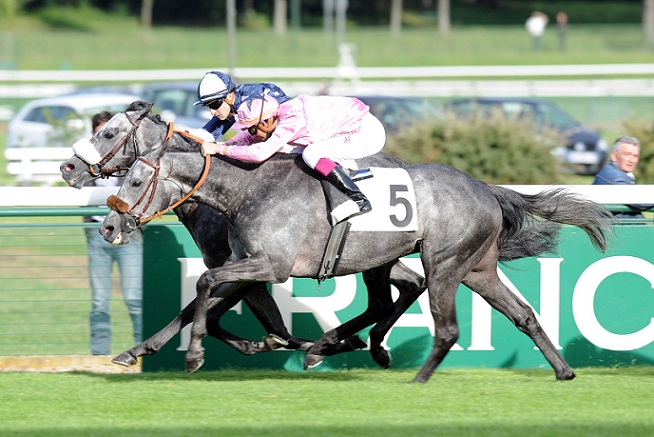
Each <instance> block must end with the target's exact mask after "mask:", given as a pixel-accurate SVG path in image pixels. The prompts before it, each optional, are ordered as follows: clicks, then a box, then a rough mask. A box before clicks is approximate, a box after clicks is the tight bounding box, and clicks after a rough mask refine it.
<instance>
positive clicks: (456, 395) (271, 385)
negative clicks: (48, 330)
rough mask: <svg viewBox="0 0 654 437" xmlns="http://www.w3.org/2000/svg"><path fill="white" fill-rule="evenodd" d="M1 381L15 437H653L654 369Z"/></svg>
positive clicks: (4, 410) (3, 419) (14, 376)
mask: <svg viewBox="0 0 654 437" xmlns="http://www.w3.org/2000/svg"><path fill="white" fill-rule="evenodd" d="M415 372H416V371H415V370H409V371H404V370H403V371H382V370H364V369H359V370H349V371H333V372H319V373H312V372H305V373H287V372H282V371H279V372H277V371H222V372H199V373H197V374H190V375H189V374H184V373H159V374H133V375H126V374H122V375H94V374H86V373H69V374H37V373H4V374H0V393H1V395H0V423H2V430H1V431H0V434H2V435H7V436H33V435H34V436H41V437H46V436H76V437H81V436H105V435H106V436H108V435H112V436H116V435H120V436H157V437H167V436H212V437H215V436H266V437H273V436H280V437H282V436H283V437H293V436H302V437H306V436H312V437H320V436H325V437H334V436H357V437H358V436H365V435H370V436H385V437H387V436H398V437H408V436H431V435H443V436H521V437H522V436H557V437H559V436H594V437H597V436H616V435H631V436H648V435H653V434H654V418H653V417H652V406H653V405H652V398H651V393H652V390H654V368H651V367H635V368H628V369H627V368H620V369H608V368H605V369H579V370H578V372H577V373H578V377H577V379H575V380H574V381H563V382H561V381H555V379H554V374H553V372H552V371H551V370H513V371H512V370H470V369H455V370H446V371H440V372H437V373H436V374H435V375H434V376H433V377H432V379H431V380H430V381H429V382H428V383H427V384H424V385H418V384H411V383H410V381H411V379H412V378H413V376H414V375H415Z"/></svg>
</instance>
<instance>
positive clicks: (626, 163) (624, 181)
mask: <svg viewBox="0 0 654 437" xmlns="http://www.w3.org/2000/svg"><path fill="white" fill-rule="evenodd" d="M639 159H640V141H638V139H637V138H635V137H632V136H628V135H622V136H620V137H618V139H616V140H615V142H614V143H613V147H612V149H611V162H609V163H608V164H606V165H605V166H604V168H602V170H600V171H599V173H597V175H596V176H595V180H594V181H593V185H634V184H635V183H636V177H635V176H634V170H635V169H636V166H637V165H638V160H639ZM627 206H628V207H629V208H630V209H631V211H628V212H620V213H614V216H615V217H616V218H642V217H643V215H642V214H641V212H642V211H646V210H648V209H650V208H652V207H654V205H627Z"/></svg>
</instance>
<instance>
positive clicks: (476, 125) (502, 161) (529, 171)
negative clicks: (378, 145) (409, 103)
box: [384, 114, 564, 184]
mask: <svg viewBox="0 0 654 437" xmlns="http://www.w3.org/2000/svg"><path fill="white" fill-rule="evenodd" d="M563 143H564V139H563V138H562V137H561V136H560V135H559V134H557V133H555V132H553V131H538V132H536V131H535V130H534V129H533V128H532V126H531V125H530V124H529V123H527V122H525V121H516V120H508V119H506V118H504V117H502V116H500V115H499V114H493V115H491V116H490V117H489V118H483V117H473V118H470V119H466V120H461V119H456V118H455V117H453V116H446V117H444V118H443V119H436V120H430V121H428V122H423V123H420V124H416V125H414V126H410V127H407V128H406V129H404V130H402V131H401V132H400V134H399V135H395V136H389V138H388V139H387V141H386V148H385V149H384V150H385V151H386V152H388V153H391V154H393V155H395V156H398V157H399V158H402V159H404V160H405V161H407V162H410V163H413V164H415V163H420V162H430V161H438V162H440V163H443V164H447V165H450V166H452V167H455V168H457V169H459V170H461V171H464V172H466V173H468V174H470V175H472V176H474V177H475V178H477V179H480V180H482V181H484V182H487V183H490V184H555V183H561V180H560V178H561V166H560V164H559V163H558V161H556V159H555V158H554V157H553V156H552V154H551V153H550V150H551V149H552V147H553V146H556V145H559V144H563Z"/></svg>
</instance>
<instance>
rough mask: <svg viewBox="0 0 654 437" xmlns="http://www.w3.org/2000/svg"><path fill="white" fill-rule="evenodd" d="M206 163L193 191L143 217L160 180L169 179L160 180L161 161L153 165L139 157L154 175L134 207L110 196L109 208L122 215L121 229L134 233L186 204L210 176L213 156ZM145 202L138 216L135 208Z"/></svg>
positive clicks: (206, 157)
mask: <svg viewBox="0 0 654 437" xmlns="http://www.w3.org/2000/svg"><path fill="white" fill-rule="evenodd" d="M204 158H205V161H204V171H203V172H202V175H201V176H200V179H199V180H198V182H197V183H196V184H195V186H194V187H193V188H192V189H191V191H189V192H188V194H186V195H185V196H183V197H182V198H181V199H180V200H178V201H177V202H175V203H173V204H172V205H170V206H169V207H168V208H166V209H164V210H163V211H157V212H155V213H154V214H152V215H150V216H147V217H143V215H144V214H145V211H147V210H148V208H149V207H150V205H151V204H152V201H153V199H154V195H155V193H156V191H157V187H158V184H159V181H160V180H167V179H168V177H165V178H160V177H159V172H160V170H161V166H160V165H159V163H160V159H158V160H157V163H156V164H155V163H153V162H151V161H149V160H147V159H146V158H144V157H142V156H139V157H137V159H138V160H139V161H141V162H143V163H144V164H145V165H147V166H149V167H152V169H153V170H154V173H153V174H152V177H151V178H150V180H149V181H148V183H147V185H146V187H145V190H144V191H143V194H142V195H141V197H139V198H138V199H137V200H136V202H134V205H132V206H129V205H128V204H127V202H125V201H124V200H122V199H121V198H119V197H118V196H115V195H113V194H112V195H110V196H109V197H108V198H107V206H108V207H109V208H111V209H113V210H114V211H116V212H118V213H120V214H121V229H122V230H127V231H129V232H133V231H135V230H136V229H139V228H140V227H142V226H143V225H144V224H146V223H148V222H149V221H151V220H153V219H155V218H161V217H162V216H163V215H164V214H166V213H167V212H168V211H171V210H173V209H175V208H177V207H178V206H179V205H181V204H182V203H184V202H186V201H187V200H188V199H189V198H190V197H191V196H192V195H193V194H194V193H195V192H196V191H197V190H198V189H199V188H200V187H201V186H202V184H204V182H205V181H206V179H207V175H208V174H209V170H210V169H211V156H210V155H206V156H205V157H204ZM148 192H150V195H149V196H147V195H148ZM146 197H147V202H146ZM144 202H145V205H144V206H143V207H142V208H141V209H142V212H141V213H138V214H136V213H135V212H134V210H135V208H137V207H138V206H139V205H141V204H142V203H144Z"/></svg>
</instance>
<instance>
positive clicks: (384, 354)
mask: <svg viewBox="0 0 654 437" xmlns="http://www.w3.org/2000/svg"><path fill="white" fill-rule="evenodd" d="M370 354H371V355H372V359H373V360H375V363H377V364H379V365H380V366H381V367H382V368H384V369H388V368H389V367H391V361H392V359H391V354H390V353H388V351H387V350H386V349H384V348H383V347H378V348H375V349H370Z"/></svg>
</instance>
